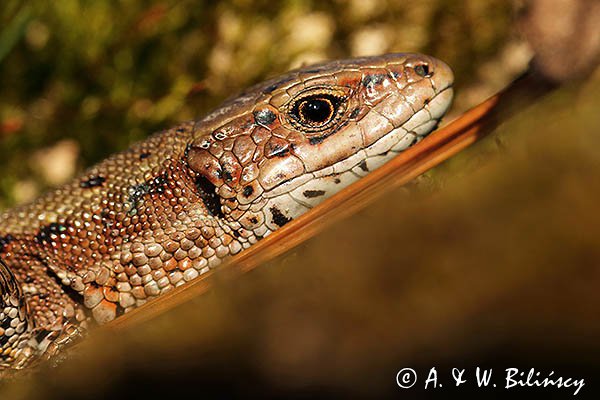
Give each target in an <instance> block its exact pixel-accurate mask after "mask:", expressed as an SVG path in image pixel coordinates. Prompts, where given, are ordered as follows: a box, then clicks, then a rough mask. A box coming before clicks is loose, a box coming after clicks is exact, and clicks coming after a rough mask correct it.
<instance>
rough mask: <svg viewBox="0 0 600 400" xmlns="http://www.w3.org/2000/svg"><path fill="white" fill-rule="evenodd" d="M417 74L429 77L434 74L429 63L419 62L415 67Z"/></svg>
mask: <svg viewBox="0 0 600 400" xmlns="http://www.w3.org/2000/svg"><path fill="white" fill-rule="evenodd" d="M414 70H415V72H416V73H417V75H419V76H422V77H423V78H429V77H431V76H432V75H433V71H432V70H431V68H429V65H428V64H419V65H417V66H415V67H414Z"/></svg>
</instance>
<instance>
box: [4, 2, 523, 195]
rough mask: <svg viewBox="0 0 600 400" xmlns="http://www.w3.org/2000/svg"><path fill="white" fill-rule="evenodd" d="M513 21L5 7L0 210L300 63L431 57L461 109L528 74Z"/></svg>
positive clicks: (450, 10) (498, 5) (338, 11)
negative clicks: (452, 79) (447, 74)
mask: <svg viewBox="0 0 600 400" xmlns="http://www.w3.org/2000/svg"><path fill="white" fill-rule="evenodd" d="M513 9H514V6H513V5H512V4H511V3H510V2H506V1H501V0H492V1H485V2H483V1H478V0H471V1H440V0H425V1H419V2H404V1H385V0H351V1H330V2H322V1H311V0H289V1H246V0H234V1H222V2H216V1H186V0H180V1H136V0H124V1H84V0H61V1H56V2H49V1H45V0H29V1H19V0H3V2H2V7H0V169H1V170H2V171H3V172H4V173H3V174H2V175H1V176H0V207H6V206H12V205H14V204H17V203H23V202H27V201H30V200H32V199H33V198H35V197H36V196H37V195H38V194H39V193H40V192H41V191H43V190H44V189H47V188H48V187H51V186H56V185H58V184H60V183H63V182H65V181H67V180H69V179H70V178H71V177H72V176H73V175H74V174H75V173H77V172H78V171H81V169H82V168H84V167H87V166H90V165H91V164H93V163H95V162H97V161H99V160H101V159H102V158H104V157H106V156H107V155H109V154H111V153H113V152H115V151H118V150H122V149H124V148H126V147H127V146H128V145H129V144H131V143H132V142H133V141H135V140H139V139H142V138H144V137H146V136H147V135H149V134H151V133H152V132H154V131H157V130H160V129H163V128H168V127H169V126H171V125H173V124H175V123H177V122H180V121H183V120H187V119H194V118H198V117H201V116H202V115H203V114H205V113H206V112H208V111H210V110H211V109H212V108H214V107H216V106H218V104H219V103H220V102H221V101H222V100H223V99H224V98H226V97H228V96H230V95H233V94H235V93H236V92H238V91H240V90H242V89H244V88H245V87H248V86H249V85H251V84H253V83H256V82H258V81H261V80H263V79H265V78H266V77H269V76H272V75H275V74H278V73H283V72H285V71H287V70H289V69H290V68H293V67H298V66H300V65H303V64H306V63H311V62H316V61H321V60H329V59H335V58H344V57H351V56H359V55H374V54H380V53H384V52H393V51H419V52H424V53H428V54H431V55H434V56H437V57H439V58H441V59H443V60H445V61H447V62H448V63H449V64H450V65H452V67H453V68H454V70H455V71H456V74H457V87H458V93H459V98H458V99H457V105H456V108H455V110H461V109H464V108H465V106H467V105H469V104H472V103H473V102H475V101H478V100H480V99H481V98H482V96H484V95H486V94H491V93H492V92H493V90H494V89H498V88H500V87H501V86H502V85H503V84H505V83H506V82H507V81H509V80H510V78H512V77H513V76H514V75H515V73H517V72H518V71H519V70H520V69H521V68H522V67H523V65H524V63H526V62H527V59H528V53H527V50H525V49H524V48H523V46H522V45H520V44H519V42H517V41H516V40H515V39H516V38H515V32H514V31H513V29H512V28H511V24H510V18H511V16H512V13H513ZM466 89H471V90H466Z"/></svg>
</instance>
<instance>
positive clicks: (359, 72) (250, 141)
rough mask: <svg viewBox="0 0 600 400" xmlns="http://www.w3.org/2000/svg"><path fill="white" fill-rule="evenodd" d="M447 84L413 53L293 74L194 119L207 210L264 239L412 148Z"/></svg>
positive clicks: (433, 120)
mask: <svg viewBox="0 0 600 400" xmlns="http://www.w3.org/2000/svg"><path fill="white" fill-rule="evenodd" d="M452 83H453V75H452V72H451V70H450V68H449V67H448V66H447V65H446V64H444V63H443V62H441V61H439V60H437V59H435V58H432V57H429V56H424V55H420V54H389V55H385V56H377V57H365V58H358V59H350V60H343V61H336V62H332V63H325V64H319V65H314V66H310V67H306V68H302V69H299V70H296V71H292V72H290V73H289V74H287V75H284V76H281V77H278V78H275V79H272V80H269V81H267V82H264V83H262V84H260V85H257V86H254V87H252V88H250V89H248V90H247V91H246V92H244V93H242V94H240V95H239V96H238V97H237V98H234V99H232V100H229V101H226V102H225V103H224V104H223V106H222V107H221V108H219V109H217V110H216V111H215V112H213V113H212V114H210V115H208V116H207V117H206V118H204V119H203V120H201V121H199V123H198V124H197V126H196V129H195V132H196V137H195V138H194V140H193V142H192V143H191V145H190V146H188V150H187V152H186V160H187V164H188V165H189V167H190V169H191V170H192V171H193V173H194V174H195V175H196V183H197V187H198V189H199V191H200V192H201V196H202V198H203V199H204V200H205V201H204V202H205V205H206V206H207V208H208V211H209V212H210V213H212V214H213V215H217V216H219V217H221V218H224V219H225V220H227V221H228V223H230V224H231V223H234V224H239V225H240V226H241V227H243V228H244V229H247V230H250V231H253V232H254V233H255V234H256V235H257V236H263V235H265V234H267V233H269V232H270V231H273V230H275V229H277V228H278V227H280V226H282V225H284V224H285V223H286V222H288V221H290V220H291V219H293V218H295V217H297V216H299V215H301V214H302V213H304V212H305V211H307V210H308V209H310V208H311V207H313V206H314V205H316V204H318V203H319V202H321V201H323V200H324V199H325V198H327V197H329V196H331V195H333V194H334V193H336V192H338V191H339V190H341V189H342V188H344V187H345V186H347V185H349V184H350V183H352V182H354V181H355V180H357V179H359V178H360V177H361V176H363V175H365V174H367V173H368V172H369V171H372V170H374V169H375V168H378V167H379V166H380V165H382V164H383V163H385V162H386V161H387V160H389V159H391V158H392V157H394V155H396V154H397V153H399V152H401V151H403V150H405V149H407V148H408V147H410V146H412V145H414V144H415V143H417V142H419V141H420V140H421V139H422V138H423V137H425V136H426V135H427V134H428V133H429V132H431V131H432V130H433V129H435V128H436V127H437V124H438V122H439V120H440V118H441V117H442V116H443V115H444V113H445V112H446V110H447V109H448V107H449V105H450V103H451V100H452Z"/></svg>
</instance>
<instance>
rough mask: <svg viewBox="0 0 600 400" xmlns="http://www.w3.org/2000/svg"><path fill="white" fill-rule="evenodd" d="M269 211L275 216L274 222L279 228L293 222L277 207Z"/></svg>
mask: <svg viewBox="0 0 600 400" xmlns="http://www.w3.org/2000/svg"><path fill="white" fill-rule="evenodd" d="M269 211H271V215H272V216H273V222H275V224H276V225H277V226H279V227H282V226H284V225H285V224H287V223H288V222H290V221H291V220H292V219H291V218H288V217H286V216H285V215H283V213H282V212H281V211H280V210H279V208H277V207H271V208H269Z"/></svg>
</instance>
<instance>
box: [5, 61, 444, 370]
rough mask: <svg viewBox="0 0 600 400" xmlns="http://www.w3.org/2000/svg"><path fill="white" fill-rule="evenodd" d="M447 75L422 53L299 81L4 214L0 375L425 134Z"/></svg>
mask: <svg viewBox="0 0 600 400" xmlns="http://www.w3.org/2000/svg"><path fill="white" fill-rule="evenodd" d="M452 82H453V77H452V72H451V71H450V69H449V68H448V67H447V66H446V65H445V64H444V63H442V62H441V61H439V60H436V59H434V58H432V57H428V56H423V55H418V54H389V55H385V56H378V57H368V58H359V59H351V60H343V61H336V62H332V63H327V64H320V65H316V66H311V67H307V68H303V69H299V70H296V71H292V72H290V73H289V74H287V75H284V76H281V77H278V78H275V79H272V80H269V81H267V82H264V83H262V84H259V85H257V86H255V87H253V88H250V89H248V90H247V91H245V92H243V93H241V94H240V95H239V96H238V97H236V98H234V99H232V100H229V101H226V102H225V103H224V104H223V105H222V106H221V107H220V108H218V109H217V110H216V111H214V112H213V113H211V114H209V115H208V116H206V117H205V118H203V119H201V120H198V121H191V122H186V123H182V124H181V125H179V126H177V127H174V128H172V129H169V130H167V131H164V132H160V133H158V134H155V135H153V136H151V137H149V138H148V139H147V140H145V141H143V142H140V143H137V144H134V145H133V146H132V147H131V148H129V149H128V150H126V151H124V152H122V153H119V154H116V155H114V156H112V157H110V158H108V159H107V160H105V161H103V162H101V163H99V164H98V165H96V166H94V167H92V168H90V169H89V170H87V171H86V172H84V173H83V174H82V175H81V176H79V177H78V178H76V179H75V180H74V181H72V182H71V183H69V184H66V185H64V186H62V187H60V188H58V189H55V190H53V191H50V192H48V193H47V194H45V195H44V196H42V197H40V198H39V199H37V200H36V201H34V202H33V203H31V204H28V205H24V206H20V207H17V208H15V209H11V210H8V211H5V212H3V213H2V214H1V215H0V311H1V312H0V370H2V369H4V370H12V369H20V368H24V367H26V366H28V365H31V364H32V363H33V362H34V361H36V360H38V359H40V358H43V357H48V356H49V355H52V354H55V353H56V351H57V350H58V349H59V348H60V347H61V344H62V343H65V342H67V341H68V340H70V339H71V338H73V337H77V336H78V335H80V333H81V332H82V331H85V330H86V329H87V328H88V327H89V325H90V324H95V323H100V324H102V323H107V322H109V321H112V320H113V319H115V318H117V317H119V316H120V315H122V314H124V313H127V312H128V311H130V310H132V309H134V308H136V307H139V306H141V305H142V304H144V303H146V302H147V301H149V300H151V299H153V298H155V297H158V296H160V295H161V294H162V293H164V292H166V291H169V290H171V289H173V288H174V287H176V286H179V285H182V284H185V282H188V281H191V280H193V279H195V278H197V277H198V276H199V275H201V274H203V273H205V272H207V271H208V270H210V269H211V268H214V267H216V266H217V265H218V264H219V263H220V262H221V261H222V260H223V259H224V258H226V257H228V256H230V255H234V254H237V253H238V252H240V251H243V249H245V248H248V247H249V246H251V245H252V244H253V243H255V242H256V241H258V240H260V239H261V238H262V237H264V236H266V235H268V234H270V233H271V232H273V231H275V230H276V229H277V228H278V227H281V226H283V225H284V224H285V223H287V222H289V221H290V220H292V219H293V218H296V217H297V216H299V215H301V214H302V213H304V212H306V211H307V210H309V209H310V208H312V207H313V206H315V205H316V204H318V203H319V202H321V201H322V200H324V199H325V198H327V197H329V196H331V195H332V194H334V193H335V192H337V191H339V190H340V189H342V188H343V187H345V186H347V185H349V184H350V183H352V182H353V181H355V180H357V179H359V178H360V177H361V176H363V175H365V174H366V173H368V172H369V171H371V170H373V169H375V168H377V167H378V166H380V165H381V164H383V163H384V162H385V161H387V160H388V159H390V158H391V157H393V156H394V155H395V154H396V153H398V152H401V151H403V150H404V149H406V148H408V147H410V146H411V145H413V144H415V143H417V142H418V141H419V140H420V139H422V138H423V137H424V136H425V135H426V134H428V133H429V132H430V131H431V130H433V129H434V128H435V127H436V126H437V123H438V122H439V120H440V118H441V117H442V116H443V114H444V113H445V111H446V110H447V108H448V106H449V104H450V102H451V99H452Z"/></svg>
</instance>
